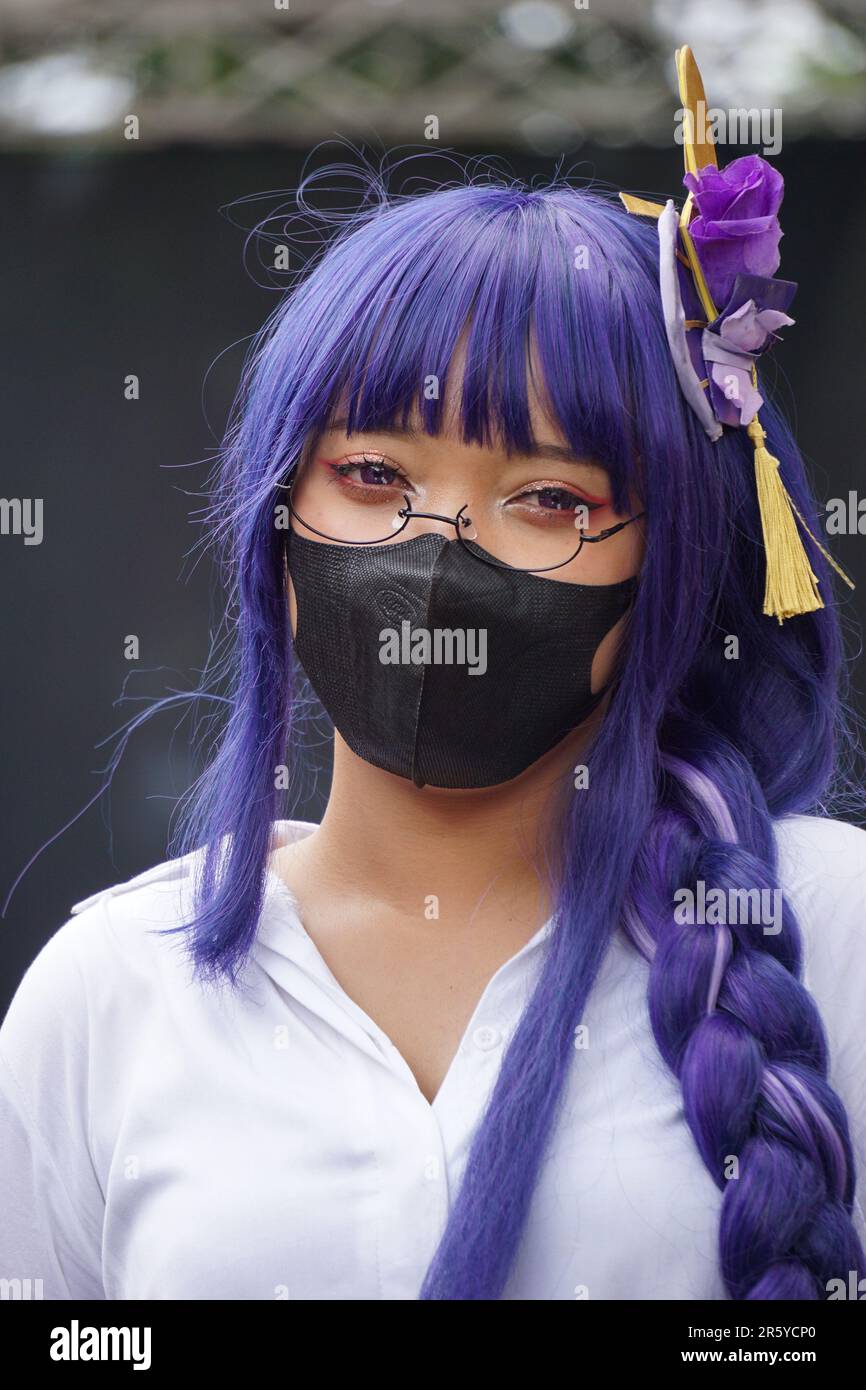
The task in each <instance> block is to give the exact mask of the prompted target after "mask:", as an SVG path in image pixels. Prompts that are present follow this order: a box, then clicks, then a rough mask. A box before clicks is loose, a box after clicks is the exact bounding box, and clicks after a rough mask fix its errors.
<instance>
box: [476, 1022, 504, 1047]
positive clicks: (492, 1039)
mask: <svg viewBox="0 0 866 1390" xmlns="http://www.w3.org/2000/svg"><path fill="white" fill-rule="evenodd" d="M501 1037H502V1034H501V1033H500V1031H499V1029H498V1028H494V1027H493V1025H492V1024H490V1023H485V1024H483V1025H482V1027H480V1028H476V1029H475V1032H474V1033H473V1034H472V1040H473V1042H474V1043H475V1046H476V1047H480V1048H481V1051H482V1052H489V1051H490V1049H491V1047H495V1046H496V1044H497V1043H498V1042H499V1040H500V1038H501Z"/></svg>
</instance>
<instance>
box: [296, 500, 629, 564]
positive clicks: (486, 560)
mask: <svg viewBox="0 0 866 1390" xmlns="http://www.w3.org/2000/svg"><path fill="white" fill-rule="evenodd" d="M293 482H294V479H293V480H292V482H289V483H282V484H280V485H279V486H281V487H282V488H284V489H285V492H286V497H287V500H288V507H289V512H290V513H291V515H292V516H293V517H294V518H295V520H296V521H299V522H300V523H301V525H302V526H303V527H304V528H305V529H306V530H307V531H312V533H313V535H314V536H321V538H322V540H325V541H334V542H335V543H336V544H337V545H384V544H386V542H388V541H390V540H393V539H394V537H395V536H399V535H400V534H401V533H402V532H403V531H404V530H405V529H406V527H407V526H408V525H409V522H410V521H411V520H412V519H413V518H414V517H418V518H421V517H423V518H425V519H426V520H428V521H444V522H446V523H447V524H448V525H449V526H453V527H454V529H455V532H456V535H457V540H458V541H460V543H461V544H462V545H464V546H465V548H466V550H467V551H468V552H469V554H470V555H471V556H472V557H473V559H475V560H480V561H481V562H482V563H483V564H485V565H494V566H495V567H496V568H498V569H506V570H519V571H521V572H522V573H524V574H546V573H547V572H548V571H549V570H558V569H562V567H563V565H570V564H571V562H572V560H575V559H576V558H577V556H578V555H579V554H580V552H581V550H582V549H583V547H584V545H595V544H597V543H598V542H599V541H606V540H608V539H609V538H610V537H611V536H615V535H617V533H618V532H619V531H623V530H624V529H625V527H626V526H631V524H632V522H633V521H640V519H641V517H644V516H646V512H645V511H642V512H637V513H636V514H635V515H634V516H630V517H627V518H626V520H625V521H618V522H617V523H616V525H615V526H607V527H605V529H604V530H603V531H597V532H596V533H595V535H589V534H588V533H587V532H586V531H584V530H582V529H578V535H579V536H580V540H579V541H578V544H577V547H576V548H575V550H574V551H573V553H572V554H571V555H569V556H568V557H567V558H566V559H565V560H558V561H557V563H556V564H555V565H542V566H532V567H530V566H522V565H509V564H508V562H507V561H506V560H497V559H496V557H495V556H494V555H491V554H490V553H489V552H488V551H485V552H484V554H479V553H478V551H479V550H480V549H481V547H473V542H475V541H477V539H478V532H477V530H476V528H475V523H474V522H473V520H472V518H471V517H468V516H464V515H463V513H464V512H465V511H466V508H467V507H468V506H469V503H468V502H464V504H463V506H462V507H461V508H460V510H459V512H458V513H457V515H456V516H443V515H442V514H441V513H439V512H416V511H414V510H413V507H412V500H411V498H410V497H409V495H408V493H405V492H404V493H403V500H404V502H405V503H406V505H405V507H399V508H398V510H397V513H396V515H397V516H398V517H400V518H402V524H401V525H400V526H398V527H396V528H395V529H394V530H393V531H391V532H390V533H389V534H388V535H387V536H380V537H377V538H376V539H375V540H368V541H345V540H343V539H342V537H341V536H331V535H329V534H328V532H327V531H319V530H317V528H316V527H315V526H311V525H310V523H309V522H308V521H304V518H303V517H302V516H301V515H300V514H299V513H298V512H296V511H295V507H294V503H293V502H292V486H293ZM470 527H471V528H472V531H473V534H472V535H471V536H470V535H464V534H463V533H464V532H465V531H467V530H468V529H469V528H470Z"/></svg>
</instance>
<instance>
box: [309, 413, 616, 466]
mask: <svg viewBox="0 0 866 1390" xmlns="http://www.w3.org/2000/svg"><path fill="white" fill-rule="evenodd" d="M348 423H349V421H348V418H347V417H345V416H344V417H343V418H341V419H339V420H332V421H331V423H330V425H329V426H328V429H330V430H343V431H345V427H346V425H348ZM355 433H356V434H387V435H388V436H389V437H391V438H393V439H412V440H415V439H418V438H419V437H420V434H419V431H418V430H412V429H408V430H402V429H401V430H398V429H395V428H394V427H393V426H382V427H381V428H379V429H375V430H356V431H355ZM348 437H351V436H348ZM522 457H523V458H536V459H551V460H552V461H554V462H556V463H575V464H578V465H581V466H582V467H584V468H602V467H603V465H602V464H600V463H595V462H594V461H593V460H591V459H587V458H581V456H580V454H576V453H575V452H574V450H573V449H569V448H567V447H566V445H564V444H553V443H546V442H545V443H540V444H535V445H532V446H531V447H530V448H529V449H527V450H526V451H525V452H524V453H523V455H522Z"/></svg>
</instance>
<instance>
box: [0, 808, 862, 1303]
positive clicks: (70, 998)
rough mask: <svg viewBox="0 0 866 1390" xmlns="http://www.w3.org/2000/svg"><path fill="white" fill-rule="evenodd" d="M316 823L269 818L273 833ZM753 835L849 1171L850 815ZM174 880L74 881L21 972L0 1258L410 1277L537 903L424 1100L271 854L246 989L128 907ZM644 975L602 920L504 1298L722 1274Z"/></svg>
mask: <svg viewBox="0 0 866 1390" xmlns="http://www.w3.org/2000/svg"><path fill="white" fill-rule="evenodd" d="M314 829H315V827H314V826H313V825H309V824H305V823H303V822H297V821H278V822H276V823H275V830H274V844H275V845H277V844H285V843H287V842H290V841H292V840H295V839H297V838H299V837H301V836H305V835H308V834H310V833H311V832H312V831H313V830H314ZM777 837H778V841H779V845H780V856H781V859H780V881H781V883H782V886H783V890H784V891H786V892H787V893H789V894H790V897H791V900H792V902H793V905H794V908H795V910H796V911H797V913H798V915H799V921H800V925H801V927H802V930H803V933H804V938H805V943H806V949H807V957H806V958H807V967H806V983H807V985H808V986H809V988H810V989H811V990H812V993H813V995H814V996H815V998H816V1000H817V1002H818V1005H819V1007H820V1008H821V1010H822V1013H823V1017H824V1021H825V1025H826V1028H827V1031H828V1036H829V1041H830V1046H831V1059H832V1067H831V1082H832V1084H833V1085H834V1086H835V1088H836V1090H837V1091H838V1093H839V1094H840V1096H841V1098H842V1100H843V1101H844V1103H845V1104H846V1106H847V1109H848V1115H849V1119H850V1123H851V1128H852V1137H853V1142H854V1145H855V1151H856V1155H857V1159H858V1163H859V1167H860V1172H861V1174H862V1182H863V1183H866V1030H864V1027H863V1018H864V1005H866V831H862V830H859V829H856V828H855V827H853V826H849V825H846V824H844V823H842V822H839V821H827V820H819V819H815V818H811V817H803V816H797V817H791V818H788V819H786V820H785V821H782V822H779V823H778V824H777ZM190 883H191V876H190V857H187V858H186V859H179V860H175V861H169V862H167V863H165V864H160V865H158V866H157V867H155V868H153V869H150V870H149V871H147V872H146V873H144V874H139V875H138V876H137V877H136V878H133V879H132V880H131V881H130V882H128V883H125V884H121V885H118V886H116V887H113V888H108V889H105V890H104V891H103V892H100V893H95V894H94V895H93V896H92V897H89V898H87V899H85V900H84V901H83V902H80V903H77V904H76V905H75V906H74V907H73V908H72V913H73V915H72V917H71V918H70V920H69V921H68V922H66V923H65V924H64V925H63V926H62V927H61V928H60V929H59V930H58V931H57V932H56V933H55V934H54V936H53V937H52V938H51V939H50V940H49V941H48V943H47V944H46V945H45V946H44V947H43V949H42V950H41V951H40V953H39V955H38V956H37V958H36V960H35V961H34V962H33V964H32V965H31V967H30V969H29V970H28V971H27V974H26V975H25V977H24V979H23V981H22V983H21V985H20V986H19V988H18V991H17V993H16V995H15V998H14V1000H13V1002H12V1005H11V1007H10V1009H9V1012H8V1014H7V1016H6V1019H5V1021H4V1023H3V1026H2V1028H0V1137H2V1157H0V1194H2V1196H0V1201H2V1219H0V1278H2V1279H8V1280H16V1279H18V1280H21V1281H22V1285H21V1286H22V1288H26V1287H29V1288H30V1289H31V1290H34V1289H36V1288H37V1287H38V1293H37V1292H32V1291H31V1293H30V1296H31V1297H36V1296H40V1295H41V1296H42V1297H44V1298H48V1299H67V1298H90V1299H149V1298H155V1299H222V1298H227V1299H314V1300H319V1299H359V1300H360V1299H416V1298H417V1297H418V1293H419V1290H420V1287H421V1283H422V1281H423V1278H424V1274H425V1271H426V1269H427V1267H428V1265H429V1263H430V1260H431V1259H432V1256H433V1253H434V1251H435V1248H436V1245H437V1242H438V1240H439V1237H440V1236H441V1233H442V1231H443V1229H444V1227H445V1224H446V1220H447V1217H448V1212H449V1208H450V1206H451V1204H452V1203H453V1201H454V1197H455V1194H456V1192H457V1188H458V1184H459V1182H460V1177H461V1172H462V1168H463V1165H464V1163H465V1160H466V1156H467V1153H468V1150H469V1145H470V1141H471V1139H472V1135H473V1131H474V1129H475V1126H476V1124H477V1122H478V1119H479V1116H480V1114H481V1111H482V1109H483V1106H484V1103H485V1101H486V1099H487V1098H488V1096H489V1094H490V1092H491V1090H492V1087H493V1083H494V1081H495V1079H496V1075H497V1071H498V1069H499V1066H500V1063H501V1059H502V1055H503V1051H504V1049H505V1048H506V1047H507V1045H508V1042H509V1040H510V1038H511V1036H512V1035H513V1033H514V1031H515V1028H516V1026H517V1023H518V1020H519V1017H520V1014H521V1010H522V1008H523V1006H524V1005H525V1003H526V1001H527V999H528V997H529V994H530V991H531V989H532V986H533V984H534V982H535V980H536V978H537V975H538V971H539V968H540V964H541V960H542V953H543V952H544V949H545V943H546V940H547V938H548V935H549V932H550V923H549V922H548V923H546V924H545V925H544V926H543V927H541V928H540V929H539V931H538V932H536V934H535V936H534V937H533V938H532V939H531V940H530V941H529V942H527V944H526V945H525V946H523V947H522V949H521V950H519V951H518V952H517V953H516V954H515V955H514V956H512V958H511V959H510V960H508V961H506V962H505V964H503V965H502V966H500V968H499V969H498V970H497V971H496V973H495V974H494V975H493V977H492V979H491V980H490V981H489V983H488V985H487V987H486V989H485V990H484V993H483V995H482V997H481V999H480V1000H479V1002H478V1005H477V1007H476V1009H475V1011H474V1013H473V1015H472V1018H471V1020H470V1022H469V1024H468V1026H467V1028H466V1031H465V1034H464V1036H463V1039H462V1041H461V1043H460V1047H459V1049H458V1051H457V1053H456V1055H455V1057H454V1060H453V1062H452V1064H451V1067H450V1070H449V1071H448V1074H447V1076H446V1078H445V1081H444V1084H443V1086H442V1088H441V1090H440V1091H439V1093H438V1095H437V1096H436V1099H435V1101H434V1102H433V1104H432V1105H431V1104H430V1103H429V1102H428V1101H427V1100H426V1099H425V1097H424V1096H423V1095H422V1093H421V1091H420V1089H419V1087H418V1085H417V1083H416V1081H415V1079H414V1077H413V1075H412V1072H411V1071H410V1068H409V1066H408V1065H407V1063H406V1061H405V1060H404V1059H403V1057H402V1056H401V1054H400V1052H399V1051H398V1050H397V1048H396V1047H395V1046H394V1045H393V1044H392V1043H391V1042H390V1040H389V1039H388V1038H387V1037H386V1035H385V1033H384V1032H383V1031H382V1029H381V1028H379V1027H377V1025H376V1024H375V1023H374V1022H373V1020H372V1019H371V1018H369V1017H368V1016H367V1014H366V1013H365V1012H364V1011H363V1009H361V1008H359V1007H358V1005H357V1004H355V1003H353V1001H352V1000H351V999H350V998H349V997H348V996H347V995H346V993H345V992H344V990H343V989H342V988H341V987H340V985H339V984H338V983H337V981H336V979H335V978H334V976H333V974H332V973H331V971H330V970H329V969H328V967H327V965H326V964H325V962H324V960H323V958H322V956H321V955H320V953H319V951H318V949H317V948H316V946H315V945H314V943H313V941H312V939H311V938H310V936H309V935H308V934H307V932H306V931H305V929H304V927H303V925H302V923H301V921H300V920H299V917H298V914H297V910H296V902H295V899H294V898H293V896H292V895H291V893H290V892H289V890H288V889H287V888H286V886H285V885H284V884H283V883H282V881H281V880H280V879H279V878H278V877H277V876H276V874H273V873H272V874H271V875H270V877H269V880H268V888H267V894H266V899H265V905H264V908H263V912H262V917H261V921H260V924H259V930H258V934H257V939H256V941H255V944H254V946H253V950H252V954H251V957H250V959H249V962H248V965H247V966H246V967H245V971H244V974H243V985H244V989H243V992H242V993H236V994H232V993H231V992H229V991H228V990H227V989H224V990H216V989H210V990H205V989H202V988H201V987H199V986H197V985H193V984H192V983H191V981H190V973H189V966H188V964H187V962H186V960H185V957H184V955H183V950H182V940H183V938H182V937H181V936H174V937H165V936H159V935H156V934H154V932H153V928H155V927H158V926H165V925H170V924H172V923H178V922H180V921H181V920H183V917H184V913H185V906H186V905H187V904H188V894H189V889H190ZM646 984H647V965H646V963H645V962H644V961H643V960H642V958H641V957H640V956H639V955H638V954H637V953H636V952H635V951H634V950H633V949H632V948H631V947H630V946H629V944H628V942H627V941H625V939H624V938H623V937H622V936H621V935H620V934H619V933H617V934H616V935H615V936H614V938H613V940H612V942H611V946H610V949H609V951H608V953H607V956H606V958H605V962H604V965H603V967H602V970H601V973H600V975H599V978H598V980H597V982H596V985H595V988H594V989H593V991H592V995H591V997H590V1000H589V1003H588V1006H587V1009H586V1011H585V1020H584V1021H585V1023H586V1025H587V1027H588V1030H589V1032H588V1036H589V1039H590V1045H589V1046H588V1047H586V1048H583V1049H581V1050H576V1051H575V1053H574V1059H573V1065H572V1068H571V1074H570V1077H569V1079H568V1081H567V1083H566V1089H565V1094H564V1098H563V1106H562V1110H561V1113H560V1116H559V1119H558V1122H557V1126H556V1128H555V1130H554V1133H553V1137H552V1141H551V1145H550V1149H549V1151H548V1157H547V1159H546V1161H545V1163H544V1165H543V1168H542V1171H541V1174H540V1178H539V1182H538V1185H537V1188H536V1191H535V1193H534V1196H533V1200H532V1203H531V1207H530V1213H529V1219H528V1225H527V1227H526V1230H525V1235H524V1239H523V1242H522V1245H521V1248H520V1251H519V1254H518V1257H517V1260H516V1262H515V1265H514V1267H513V1269H512V1272H511V1276H510V1279H509V1282H508V1285H507V1287H506V1290H505V1295H504V1296H505V1297H506V1298H509V1299H575V1298H590V1299H620V1298H621V1299H723V1298H725V1297H726V1292H725V1288H724V1285H723V1283H722V1280H721V1277H720V1274H719V1266H718V1257H717V1240H718V1224H719V1206H720V1202H721V1195H720V1193H719V1191H718V1189H717V1188H716V1186H715V1184H714V1183H713V1181H712V1179H711V1178H710V1176H709V1173H708V1172H707V1171H706V1169H705V1168H704V1165H703V1163H702V1161H701V1159H700V1158H699V1156H698V1153H697V1149H696V1148H695V1144H694V1142H693V1140H692V1138H691V1135H690V1133H689V1130H688V1128H687V1126H686V1124H685V1121H684V1119H683V1106H682V1098H681V1093H680V1088H679V1085H678V1084H677V1082H676V1080H675V1079H674V1077H673V1076H672V1075H671V1074H670V1073H669V1072H668V1070H667V1068H666V1066H665V1064H664V1063H663V1061H662V1059H661V1057H660V1055H659V1053H658V1049H657V1047H656V1044H655V1041H654V1039H653V1036H652V1033H651V1030H650V1025H649V1020H648V1015H647V1006H646ZM492 1199H493V1200H495V1194H493V1197H492ZM855 1220H856V1224H857V1226H858V1231H859V1233H860V1236H861V1239H864V1240H866V1221H864V1216H863V1210H862V1207H860V1206H858V1208H857V1211H856V1213H855ZM27 1280H30V1281H31V1283H30V1286H27V1285H26V1284H25V1281H27ZM36 1280H41V1285H38V1286H36V1285H35V1284H34V1281H36ZM13 1287H14V1286H13ZM25 1296H27V1295H26V1294H25Z"/></svg>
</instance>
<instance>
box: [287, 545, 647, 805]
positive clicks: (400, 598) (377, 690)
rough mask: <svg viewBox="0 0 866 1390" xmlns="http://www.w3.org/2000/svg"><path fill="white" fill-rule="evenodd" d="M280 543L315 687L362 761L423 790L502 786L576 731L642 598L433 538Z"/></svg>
mask: <svg viewBox="0 0 866 1390" xmlns="http://www.w3.org/2000/svg"><path fill="white" fill-rule="evenodd" d="M287 546H288V567H289V572H290V574H291V576H292V582H293V584H294V588H295V597H296V602H297V633H296V637H295V649H296V651H297V654H298V658H299V660H300V661H301V664H302V665H303V667H304V670H305V671H306V674H307V676H308V678H309V680H310V684H311V685H312V687H313V689H314V691H315V692H316V695H317V696H318V697H319V699H320V701H321V703H322V705H323V706H324V708H325V710H326V712H327V714H328V715H329V717H330V718H331V720H332V722H333V724H334V726H335V728H336V729H338V730H339V732H340V734H341V735H342V737H343V738H344V739H345V741H346V743H347V744H348V745H349V747H350V748H351V749H352V750H353V751H354V752H355V753H357V754H358V756H359V757H360V758H363V759H364V760H365V761H366V762H368V763H373V764H374V765H375V766H376V767H381V768H384V769H385V770H386V771H387V772H393V773H396V774H397V776H399V777H407V778H409V779H410V780H411V781H413V782H414V783H415V785H416V786H418V787H423V786H424V785H425V784H428V783H429V784H430V786H434V787H463V788H469V787H492V786H495V785H496V784H497V783H499V782H507V781H508V780H509V779H510V778H512V777H516V776H517V775H518V773H521V772H523V771H524V770H525V769H526V768H527V767H529V766H530V764H531V763H534V762H535V761H536V760H537V759H538V758H540V757H541V756H542V754H544V753H546V752H547V751H548V750H549V749H550V748H553V747H554V745H555V744H557V743H559V741H560V740H561V739H562V738H564V737H565V735H566V734H567V733H569V731H570V730H572V729H574V728H576V727H577V725H578V724H581V723H582V722H583V720H584V719H586V717H587V715H588V714H590V713H591V711H592V710H593V709H595V707H596V705H597V704H598V702H599V701H600V700H601V698H602V696H603V694H604V691H603V690H602V691H599V692H598V693H597V694H595V695H593V693H592V690H591V685H590V672H591V668H592V660H593V657H594V656H595V653H596V651H597V650H598V648H599V645H600V644H601V641H602V638H603V637H604V636H605V635H606V634H607V633H608V632H609V631H610V629H611V628H612V627H613V626H614V624H615V623H616V622H617V620H618V619H619V618H621V617H622V615H623V614H624V613H625V612H626V610H627V608H628V607H629V604H630V602H631V600H632V597H633V595H634V593H635V590H636V588H637V580H636V579H626V580H623V581H622V582H621V583H619V584H571V583H562V582H557V581H556V580H551V579H545V578H539V577H537V576H536V575H534V574H528V573H525V572H523V571H520V570H511V569H503V568H500V567H498V566H494V565H489V564H485V563H484V562H482V561H481V560H478V559H475V558H474V556H472V555H471V554H469V553H468V551H467V550H466V548H465V546H464V545H463V544H462V543H461V542H458V541H456V540H448V539H447V538H446V537H445V536H442V535H441V534H439V533H438V532H437V533H433V532H425V533H424V534H423V535H420V536H415V537H413V538H412V539H411V540H408V541H400V542H397V543H391V544H387V545H368V546H348V545H330V544H327V543H325V542H324V541H312V540H308V539H307V537H306V536H303V535H301V534H300V533H299V532H297V531H292V532H290V533H289V534H288V535H287ZM485 553H486V552H485ZM419 630H420V631H419ZM437 633H438V634H440V635H439V636H438V637H437ZM482 633H483V634H484V636H483V637H482ZM383 634H384V635H383ZM425 634H426V637H425ZM449 634H450V635H449ZM472 634H475V636H474V637H473V635H472ZM383 656H384V657H385V658H386V659H385V660H383V659H382V657H383ZM413 658H414V659H413ZM461 658H462V659H461Z"/></svg>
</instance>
